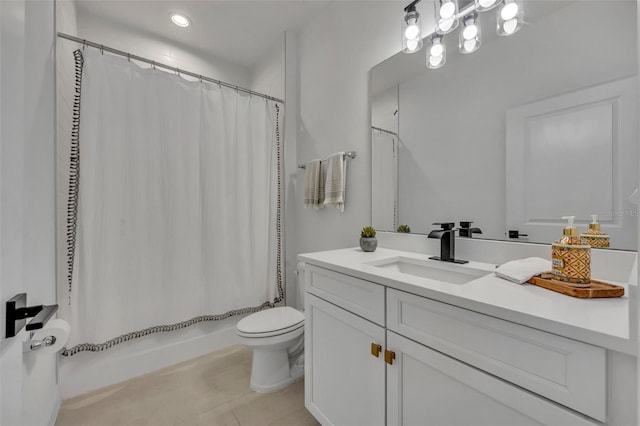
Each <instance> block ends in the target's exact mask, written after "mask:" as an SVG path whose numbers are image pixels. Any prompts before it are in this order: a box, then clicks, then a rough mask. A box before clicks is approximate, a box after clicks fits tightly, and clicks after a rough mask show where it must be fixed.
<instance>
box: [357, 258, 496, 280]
mask: <svg viewBox="0 0 640 426" xmlns="http://www.w3.org/2000/svg"><path fill="white" fill-rule="evenodd" d="M369 265H371V266H375V267H378V268H383V269H386V270H389V271H395V272H400V273H402V274H408V275H414V276H416V277H422V278H428V279H431V280H435V281H443V282H446V283H449V284H466V283H468V282H469V281H473V280H475V279H476V278H480V277H482V276H485V275H487V274H490V273H491V272H490V271H484V270H481V269H474V268H470V267H468V266H461V265H458V264H455V263H448V262H441V261H438V260H428V259H424V260H422V259H413V258H409V257H393V258H390V259H383V260H378V261H375V262H371V263H369Z"/></svg>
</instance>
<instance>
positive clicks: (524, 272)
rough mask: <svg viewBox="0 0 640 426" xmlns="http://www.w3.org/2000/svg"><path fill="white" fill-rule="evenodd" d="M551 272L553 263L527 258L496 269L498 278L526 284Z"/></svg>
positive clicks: (546, 260)
mask: <svg viewBox="0 0 640 426" xmlns="http://www.w3.org/2000/svg"><path fill="white" fill-rule="evenodd" d="M547 271H551V261H550V260H548V259H543V258H541V257H527V258H526V259H520V260H513V261H511V262H507V263H504V264H502V265H500V266H498V268H497V269H496V276H498V277H500V278H504V279H505V280H509V281H513V282H515V283H518V284H524V283H526V282H527V281H529V280H530V279H531V277H535V276H536V275H540V274H542V273H543V272H547Z"/></svg>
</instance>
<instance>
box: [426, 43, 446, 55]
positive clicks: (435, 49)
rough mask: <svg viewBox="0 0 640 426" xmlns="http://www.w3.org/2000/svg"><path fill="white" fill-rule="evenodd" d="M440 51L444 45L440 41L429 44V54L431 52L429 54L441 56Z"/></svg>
mask: <svg viewBox="0 0 640 426" xmlns="http://www.w3.org/2000/svg"><path fill="white" fill-rule="evenodd" d="M442 52H444V46H442V45H441V44H440V43H438V44H434V45H433V46H431V50H429V54H431V56H442Z"/></svg>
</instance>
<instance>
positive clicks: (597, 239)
mask: <svg viewBox="0 0 640 426" xmlns="http://www.w3.org/2000/svg"><path fill="white" fill-rule="evenodd" d="M591 219H592V220H593V222H591V223H590V224H589V229H587V230H586V231H585V232H584V233H583V234H582V235H580V237H582V239H583V240H585V241H586V242H587V244H589V245H590V246H591V247H595V248H607V247H609V235H607V234H606V233H604V232H602V231H601V230H600V224H599V223H598V215H597V214H592V215H591Z"/></svg>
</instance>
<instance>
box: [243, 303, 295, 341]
mask: <svg viewBox="0 0 640 426" xmlns="http://www.w3.org/2000/svg"><path fill="white" fill-rule="evenodd" d="M302 327H304V314H303V313H302V312H300V311H298V310H296V309H293V308H292V307H290V306H284V307H279V308H272V309H266V310H264V311H260V312H256V313H253V314H251V315H249V316H247V317H245V318H243V319H241V320H240V321H239V322H238V324H237V326H236V328H237V332H238V335H239V336H242V337H248V338H261V337H273V336H279V335H282V334H287V333H291V332H293V331H296V330H298V329H299V328H302Z"/></svg>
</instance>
